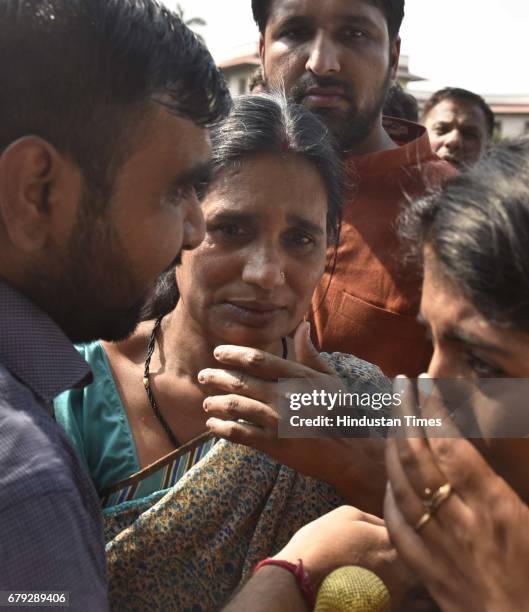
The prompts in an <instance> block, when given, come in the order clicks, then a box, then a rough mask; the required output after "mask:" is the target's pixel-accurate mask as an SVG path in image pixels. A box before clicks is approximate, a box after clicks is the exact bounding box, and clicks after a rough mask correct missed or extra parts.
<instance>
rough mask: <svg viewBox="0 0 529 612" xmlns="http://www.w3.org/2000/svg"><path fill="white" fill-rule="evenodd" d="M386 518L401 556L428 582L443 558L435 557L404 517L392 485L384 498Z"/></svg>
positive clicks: (391, 535) (387, 525) (392, 538)
mask: <svg viewBox="0 0 529 612" xmlns="http://www.w3.org/2000/svg"><path fill="white" fill-rule="evenodd" d="M384 520H385V522H386V527H387V529H388V531H389V535H390V538H391V541H392V543H393V544H394V546H395V548H396V549H397V552H398V553H399V556H400V558H401V559H402V560H403V561H404V563H405V564H406V565H407V566H408V567H409V568H410V569H411V570H412V571H413V572H415V573H416V574H417V575H418V576H419V578H420V579H421V580H422V581H423V582H425V583H426V584H428V582H429V581H430V580H431V577H432V576H431V571H432V569H433V567H434V566H435V564H436V563H440V562H441V558H440V557H439V556H438V555H436V557H435V559H434V558H433V556H432V554H431V553H430V551H429V550H428V549H427V548H426V546H425V545H424V544H423V542H422V541H421V538H420V537H419V536H418V534H416V533H415V531H414V530H413V528H412V527H411V526H410V524H409V523H408V521H407V520H406V519H405V518H404V516H403V514H402V513H401V511H400V508H399V506H398V504H397V502H396V500H395V497H394V495H393V489H392V487H388V489H387V491H386V497H385V499H384Z"/></svg>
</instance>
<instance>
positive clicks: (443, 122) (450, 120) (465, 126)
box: [422, 87, 495, 170]
mask: <svg viewBox="0 0 529 612" xmlns="http://www.w3.org/2000/svg"><path fill="white" fill-rule="evenodd" d="M422 123H423V124H424V126H425V127H426V129H427V130H428V134H429V135H430V142H431V143H432V149H433V150H434V151H435V152H436V153H437V155H439V157H440V158H441V159H444V160H446V161H447V162H450V163H451V164H452V165H454V166H455V167H456V168H458V169H460V170H463V169H465V168H468V167H469V166H472V165H473V164H475V163H476V162H477V161H479V160H480V159H481V158H482V157H483V156H484V155H485V154H486V152H487V149H488V146H489V143H490V139H491V137H492V133H493V132H494V123H495V117H494V113H493V111H492V109H491V108H490V106H489V105H488V104H487V103H486V102H485V100H484V99H483V98H482V97H481V96H478V94H475V93H473V92H471V91H468V90H467V89H460V88H459V87H445V88H444V89H441V90H439V91H437V92H435V93H434V94H433V95H432V96H431V97H430V99H429V100H427V101H426V104H425V105H424V109H423V113H422Z"/></svg>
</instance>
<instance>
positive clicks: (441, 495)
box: [423, 482, 452, 514]
mask: <svg viewBox="0 0 529 612" xmlns="http://www.w3.org/2000/svg"><path fill="white" fill-rule="evenodd" d="M424 492H425V493H426V498H425V499H424V500H423V505H424V507H425V509H426V512H429V513H430V514H434V513H435V512H436V511H437V510H439V508H440V507H441V506H442V505H443V504H444V502H445V501H446V500H447V499H448V498H449V497H450V495H452V485H451V484H450V483H449V482H447V483H445V484H444V485H441V486H440V487H439V488H438V489H437V491H434V492H433V493H431V491H430V489H425V490H424Z"/></svg>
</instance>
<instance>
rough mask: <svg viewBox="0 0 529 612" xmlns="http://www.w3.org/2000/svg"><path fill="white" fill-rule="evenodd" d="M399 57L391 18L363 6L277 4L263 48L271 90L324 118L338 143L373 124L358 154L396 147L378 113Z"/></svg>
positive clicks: (307, 1)
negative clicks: (348, 131) (351, 126)
mask: <svg viewBox="0 0 529 612" xmlns="http://www.w3.org/2000/svg"><path fill="white" fill-rule="evenodd" d="M399 52H400V39H396V40H395V41H390V39H389V35H388V28H387V22H386V19H385V16H384V14H383V13H382V12H381V11H380V10H379V9H378V8H377V7H376V6H374V5H373V4H372V3H370V2H366V1H364V0H326V1H325V2H321V0H285V1H283V0H281V1H279V0H276V1H274V2H272V5H271V10H270V17H269V21H268V24H267V27H266V31H265V34H264V36H262V37H261V40H260V55H261V61H262V64H263V71H264V76H265V79H266V81H267V83H268V85H269V86H272V87H284V88H285V90H286V92H287V94H288V95H289V96H291V97H292V98H293V99H294V100H295V101H296V102H299V103H302V104H304V105H305V106H306V107H307V108H310V109H311V110H314V111H316V112H318V113H319V114H320V115H321V116H322V118H323V119H324V121H326V123H327V125H328V126H329V127H330V128H331V130H333V131H334V132H335V134H337V136H338V137H339V138H340V137H342V136H343V133H342V132H343V128H344V126H345V125H346V124H347V122H348V121H349V120H350V118H351V117H358V118H361V117H365V119H366V121H367V123H369V122H372V125H368V126H367V128H366V126H361V127H360V128H358V129H360V131H362V130H364V129H367V133H365V134H361V136H360V138H359V139H358V138H353V139H351V142H350V143H348V144H349V147H348V150H350V151H352V152H354V153H356V154H361V153H369V152H373V151H377V150H381V149H385V148H391V147H393V146H395V145H394V143H393V142H392V141H391V139H390V138H389V136H388V135H387V134H386V132H385V131H384V130H383V128H382V123H381V112H380V110H381V108H378V107H379V106H380V104H381V103H383V99H384V98H385V88H386V86H387V83H388V77H390V76H391V77H394V76H395V72H396V68H397V64H398V58H399ZM307 79H308V80H307ZM306 83H308V84H309V85H308V88H305V87H304V85H305V84H306Z"/></svg>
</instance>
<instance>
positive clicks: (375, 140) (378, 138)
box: [342, 117, 398, 156]
mask: <svg viewBox="0 0 529 612" xmlns="http://www.w3.org/2000/svg"><path fill="white" fill-rule="evenodd" d="M397 147H398V145H397V144H396V143H395V142H394V141H393V140H392V139H391V138H390V136H389V134H388V133H387V132H386V130H385V129H384V127H383V126H382V117H380V120H379V121H378V122H377V124H376V125H375V127H374V129H373V130H372V131H371V132H370V133H369V135H368V136H367V137H366V138H364V140H362V141H361V142H357V143H352V144H350V145H348V146H347V147H344V149H343V151H342V153H343V155H344V156H349V155H369V154H370V153H378V152H379V151H388V150H390V149H396V148H397Z"/></svg>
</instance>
